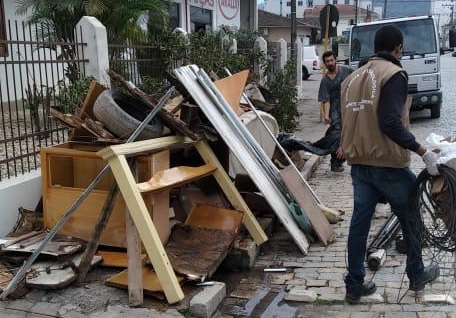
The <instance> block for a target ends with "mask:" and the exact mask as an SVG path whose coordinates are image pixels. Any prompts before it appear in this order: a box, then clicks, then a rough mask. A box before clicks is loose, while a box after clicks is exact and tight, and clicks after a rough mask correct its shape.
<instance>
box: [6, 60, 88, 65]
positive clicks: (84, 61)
mask: <svg viewBox="0 0 456 318" xmlns="http://www.w3.org/2000/svg"><path fill="white" fill-rule="evenodd" d="M68 62H75V63H87V62H89V59H72V60H36V61H35V62H34V63H35V64H65V63H68ZM25 63H26V62H24V61H5V63H2V64H8V65H15V64H25Z"/></svg>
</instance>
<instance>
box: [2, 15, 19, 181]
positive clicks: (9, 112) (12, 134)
mask: <svg viewBox="0 0 456 318" xmlns="http://www.w3.org/2000/svg"><path fill="white" fill-rule="evenodd" d="M8 30H9V34H11V23H10V21H8ZM9 52H11V53H10V54H11V56H12V58H13V57H14V55H13V45H12V44H10V50H9ZM13 75H14V69H13ZM5 78H9V76H8V68H7V67H6V65H5ZM5 82H6V96H7V97H8V117H9V130H10V134H11V136H14V131H13V118H12V117H11V113H12V108H11V98H10V85H9V81H5ZM13 83H14V85H16V83H15V82H13ZM11 148H12V152H13V153H14V154H15V153H16V149H15V148H16V147H15V145H14V143H12V144H11ZM13 167H14V173H15V175H17V165H16V162H14V163H13ZM7 174H8V178H10V177H11V174H10V170H9V168H8V169H7Z"/></svg>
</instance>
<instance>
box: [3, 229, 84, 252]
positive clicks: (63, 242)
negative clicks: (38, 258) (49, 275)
mask: <svg viewBox="0 0 456 318" xmlns="http://www.w3.org/2000/svg"><path fill="white" fill-rule="evenodd" d="M46 235H47V233H41V234H38V235H35V236H33V237H30V238H28V239H25V240H22V241H20V242H17V243H15V244H12V245H10V246H8V247H6V248H4V249H3V251H6V252H17V253H33V252H34V251H35V250H36V248H37V247H38V246H39V245H40V244H41V241H42V240H43V239H44V238H45V237H46ZM81 249H82V244H81V243H80V242H77V241H75V240H73V239H72V238H71V237H65V236H56V237H54V238H53V240H52V241H50V242H49V243H47V244H46V246H45V247H44V249H43V251H42V252H41V254H43V255H50V256H63V255H71V254H74V253H76V252H78V251H80V250H81Z"/></svg>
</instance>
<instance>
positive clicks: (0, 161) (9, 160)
mask: <svg viewBox="0 0 456 318" xmlns="http://www.w3.org/2000/svg"><path fill="white" fill-rule="evenodd" d="M39 153H40V151H39V150H35V151H34V152H28V153H26V154H23V155H20V156H14V157H10V158H8V159H2V160H0V164H5V163H6V164H7V163H8V162H11V161H14V160H18V159H21V158H25V157H32V156H36V155H37V154H39Z"/></svg>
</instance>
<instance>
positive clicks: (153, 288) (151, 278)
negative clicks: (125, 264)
mask: <svg viewBox="0 0 456 318" xmlns="http://www.w3.org/2000/svg"><path fill="white" fill-rule="evenodd" d="M142 277H143V291H144V294H146V295H155V293H157V292H163V288H162V287H161V284H160V281H159V279H158V276H157V273H155V272H154V270H153V269H152V268H150V267H145V266H143V268H142ZM177 280H178V281H179V283H181V282H182V281H183V280H184V279H183V277H181V276H177ZM105 284H106V285H108V286H112V287H118V288H123V289H128V269H126V270H123V271H121V272H120V273H118V274H116V275H114V276H111V277H110V278H108V279H107V280H106V281H105Z"/></svg>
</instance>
